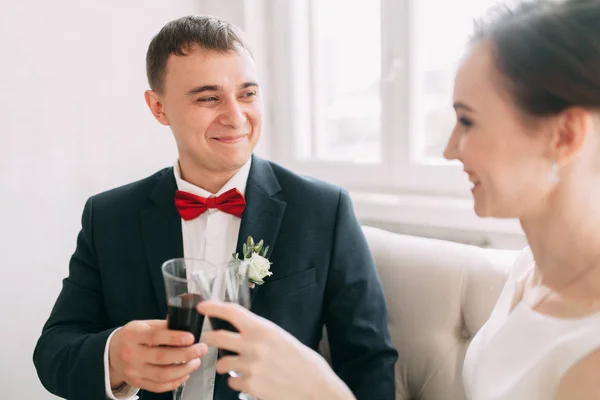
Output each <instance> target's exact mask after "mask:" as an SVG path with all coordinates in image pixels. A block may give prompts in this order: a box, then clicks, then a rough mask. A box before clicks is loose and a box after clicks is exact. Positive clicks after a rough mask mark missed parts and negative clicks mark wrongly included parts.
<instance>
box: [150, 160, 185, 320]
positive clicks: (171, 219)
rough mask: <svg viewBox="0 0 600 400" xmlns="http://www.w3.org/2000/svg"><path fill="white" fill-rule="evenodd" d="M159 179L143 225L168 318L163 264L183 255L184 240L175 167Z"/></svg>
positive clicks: (158, 292) (156, 288)
mask: <svg viewBox="0 0 600 400" xmlns="http://www.w3.org/2000/svg"><path fill="white" fill-rule="evenodd" d="M159 179H160V180H159V182H157V184H156V186H155V187H154V190H153V191H152V192H151V194H150V199H151V200H152V205H150V206H149V207H148V208H146V209H145V210H143V211H142V213H141V226H142V238H143V241H144V248H145V250H146V258H147V263H148V268H149V273H150V277H151V279H152V284H153V286H154V293H155V294H156V301H157V302H158V309H159V311H160V315H161V316H163V317H166V316H167V298H166V293H165V285H164V280H163V277H162V272H161V266H162V264H163V263H164V262H165V261H167V260H169V259H171V258H177V257H183V240H182V236H181V235H182V233H181V218H180V216H179V214H178V213H177V209H176V208H175V190H176V188H177V185H176V183H175V177H174V176H173V170H172V169H168V170H166V171H165V174H164V175H163V176H162V177H161V178H159Z"/></svg>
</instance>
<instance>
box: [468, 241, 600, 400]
mask: <svg viewBox="0 0 600 400" xmlns="http://www.w3.org/2000/svg"><path fill="white" fill-rule="evenodd" d="M532 265H533V255H532V253H531V250H530V249H529V247H527V248H525V250H523V252H522V253H521V254H520V255H519V257H518V258H517V260H516V261H515V265H514V267H513V270H512V272H511V274H510V276H509V278H508V281H507V283H506V285H505V286H504V289H503V290H502V292H501V294H500V297H499V299H498V302H497V303H496V307H494V310H493V311H492V313H491V315H490V318H489V320H488V321H487V322H486V323H485V325H484V326H483V327H482V328H481V329H480V330H479V332H478V333H477V334H476V335H475V337H474V338H473V341H472V342H471V344H470V345H469V348H468V349H467V353H466V356H465V363H464V366H463V382H464V385H465V392H466V395H467V399H469V400H509V399H510V400H538V399H539V400H548V399H554V398H555V397H556V391H557V388H558V384H559V382H560V380H561V377H562V376H563V375H564V374H565V372H567V370H569V368H570V367H571V366H573V365H574V364H575V363H577V361H579V360H581V359H582V358H584V357H585V356H586V355H589V354H590V353H592V352H593V351H595V350H598V349H600V313H595V314H591V315H589V316H586V317H583V318H576V319H562V318H556V317H551V316H547V315H544V314H541V313H538V312H536V311H535V310H533V309H531V308H530V307H529V305H527V304H526V303H525V302H523V301H520V302H519V303H518V304H517V305H516V306H515V307H514V308H513V310H512V311H511V310H510V309H511V306H512V302H513V299H514V297H515V295H516V290H517V280H518V279H519V278H520V277H521V276H523V275H524V274H525V273H526V272H527V271H528V269H530V268H531V267H532Z"/></svg>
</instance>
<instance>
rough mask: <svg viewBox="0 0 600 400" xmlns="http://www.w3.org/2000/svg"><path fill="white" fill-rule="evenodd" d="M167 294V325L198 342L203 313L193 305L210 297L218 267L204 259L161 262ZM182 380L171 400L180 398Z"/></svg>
mask: <svg viewBox="0 0 600 400" xmlns="http://www.w3.org/2000/svg"><path fill="white" fill-rule="evenodd" d="M161 270H162V274H163V279H164V281H165V291H166V295H167V309H168V312H167V328H168V329H173V330H178V331H186V332H190V333H191V334H193V335H194V343H198V342H199V341H200V335H201V334H202V325H203V324H204V315H203V314H200V313H199V312H198V311H197V310H196V306H197V305H198V303H200V302H201V301H203V300H206V299H208V298H210V297H211V290H212V287H213V284H214V282H215V280H216V278H217V277H218V276H219V273H220V272H219V270H220V269H219V267H217V266H216V265H213V264H211V263H209V262H208V261H205V260H200V259H192V258H175V259H172V260H168V261H166V262H165V263H163V265H162V268H161ZM184 388H185V383H184V384H183V385H181V386H179V387H178V388H177V389H175V390H174V391H173V400H181V398H182V396H183V390H184Z"/></svg>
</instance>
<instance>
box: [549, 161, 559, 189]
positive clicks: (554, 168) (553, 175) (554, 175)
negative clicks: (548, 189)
mask: <svg viewBox="0 0 600 400" xmlns="http://www.w3.org/2000/svg"><path fill="white" fill-rule="evenodd" d="M548 182H550V183H551V184H553V185H554V184H556V183H558V164H557V163H556V161H552V164H550V172H548Z"/></svg>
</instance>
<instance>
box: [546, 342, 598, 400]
mask: <svg viewBox="0 0 600 400" xmlns="http://www.w3.org/2000/svg"><path fill="white" fill-rule="evenodd" d="M598 371H600V347H598V348H596V349H595V350H593V351H592V352H591V353H589V354H587V355H586V356H585V357H584V358H582V359H581V360H579V361H577V362H576V363H575V364H573V366H572V367H571V368H569V370H568V371H567V372H566V374H565V375H564V376H563V377H562V379H561V381H560V384H559V385H558V390H557V393H556V399H557V400H571V399H578V400H591V399H599V398H600V379H598Z"/></svg>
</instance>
